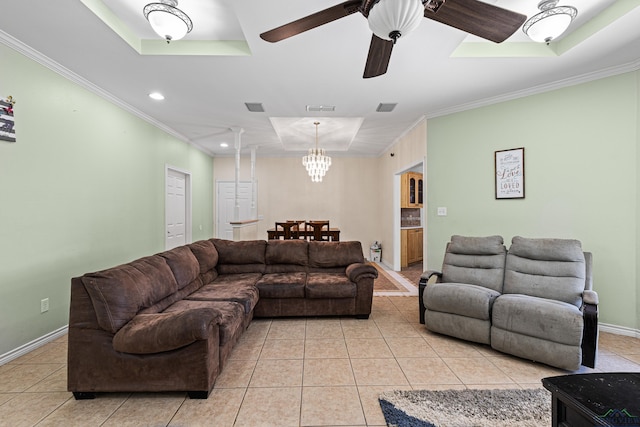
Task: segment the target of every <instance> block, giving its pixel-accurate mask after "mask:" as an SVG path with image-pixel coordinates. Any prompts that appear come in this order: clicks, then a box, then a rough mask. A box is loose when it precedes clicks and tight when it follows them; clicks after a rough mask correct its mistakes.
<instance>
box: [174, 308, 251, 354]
mask: <svg viewBox="0 0 640 427" xmlns="http://www.w3.org/2000/svg"><path fill="white" fill-rule="evenodd" d="M203 308H209V309H213V310H215V311H216V312H217V313H218V315H219V318H218V328H219V330H220V346H221V347H222V346H224V345H225V344H227V342H229V341H232V340H233V339H234V337H235V336H236V335H237V334H239V333H240V331H241V330H242V327H243V326H242V325H243V321H244V309H243V308H242V305H240V304H238V303H236V302H232V301H189V300H182V301H178V302H176V303H175V304H173V305H171V306H170V307H168V308H167V309H166V310H165V311H164V312H165V313H174V312H180V311H190V310H201V309H203Z"/></svg>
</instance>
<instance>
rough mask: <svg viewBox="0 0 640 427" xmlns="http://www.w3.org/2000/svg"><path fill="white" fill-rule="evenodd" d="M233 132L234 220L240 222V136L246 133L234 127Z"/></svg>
mask: <svg viewBox="0 0 640 427" xmlns="http://www.w3.org/2000/svg"><path fill="white" fill-rule="evenodd" d="M231 130H232V131H233V133H234V140H235V144H234V147H235V149H236V183H235V196H234V203H233V220H234V221H238V220H240V148H241V139H240V135H241V134H242V132H244V129H242V128H238V127H232V128H231Z"/></svg>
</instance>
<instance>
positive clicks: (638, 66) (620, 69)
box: [425, 59, 640, 119]
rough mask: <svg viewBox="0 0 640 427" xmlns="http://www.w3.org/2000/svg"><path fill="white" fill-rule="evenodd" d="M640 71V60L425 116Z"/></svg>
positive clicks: (496, 102)
mask: <svg viewBox="0 0 640 427" xmlns="http://www.w3.org/2000/svg"><path fill="white" fill-rule="evenodd" d="M638 70H640V59H638V60H635V61H632V62H629V63H627V64H623V65H618V66H615V67H609V68H604V69H602V70H598V71H594V72H591V73H585V74H581V75H579V76H574V77H571V78H568V79H563V80H558V81H555V82H552V83H547V84H543V85H538V86H533V87H530V88H528V89H524V90H519V91H515V92H510V93H506V94H504V95H500V96H494V97H491V98H485V99H481V100H478V101H473V102H468V103H466V104H459V105H455V106H453V107H448V108H443V109H441V110H435V111H431V112H429V113H426V114H425V117H426V118H427V119H434V118H436V117H441V116H446V115H449V114H454V113H461V112H463V111H467V110H473V109H475V108H480V107H486V106H489V105H493V104H499V103H501V102H505V101H512V100H514V99H519V98H525V97H527V96H531V95H537V94H540V93H544V92H550V91H553V90H558V89H562V88H565V87H569V86H575V85H579V84H582V83H588V82H591V81H594V80H600V79H603V78H606V77H612V76H617V75H619V74H624V73H629V72H633V71H638Z"/></svg>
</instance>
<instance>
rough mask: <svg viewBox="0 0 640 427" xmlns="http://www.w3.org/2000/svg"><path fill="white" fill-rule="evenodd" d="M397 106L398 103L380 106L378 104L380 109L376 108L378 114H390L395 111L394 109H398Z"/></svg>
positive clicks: (381, 104)
mask: <svg viewBox="0 0 640 427" xmlns="http://www.w3.org/2000/svg"><path fill="white" fill-rule="evenodd" d="M396 105H398V104H397V103H393V104H392V103H383V102H381V103H380V104H378V108H376V111H377V112H378V113H390V112H392V111H393V109H394V108H396Z"/></svg>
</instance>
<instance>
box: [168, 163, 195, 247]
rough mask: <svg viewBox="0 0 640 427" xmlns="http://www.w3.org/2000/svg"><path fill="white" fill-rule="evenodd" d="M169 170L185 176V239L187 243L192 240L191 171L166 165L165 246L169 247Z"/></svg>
mask: <svg viewBox="0 0 640 427" xmlns="http://www.w3.org/2000/svg"><path fill="white" fill-rule="evenodd" d="M169 171H174V172H178V173H180V174H183V175H184V176H185V182H184V193H185V194H184V204H185V220H184V240H185V243H191V242H192V232H193V230H192V227H191V224H192V219H191V212H192V211H191V172H189V171H188V170H185V169H181V168H177V167H175V166H171V165H169V164H165V165H164V247H165V249H168V248H169V241H168V237H167V236H168V231H169V230H167V217H168V215H167V212H168V209H169V198H168V197H167V184H168V183H169Z"/></svg>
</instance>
